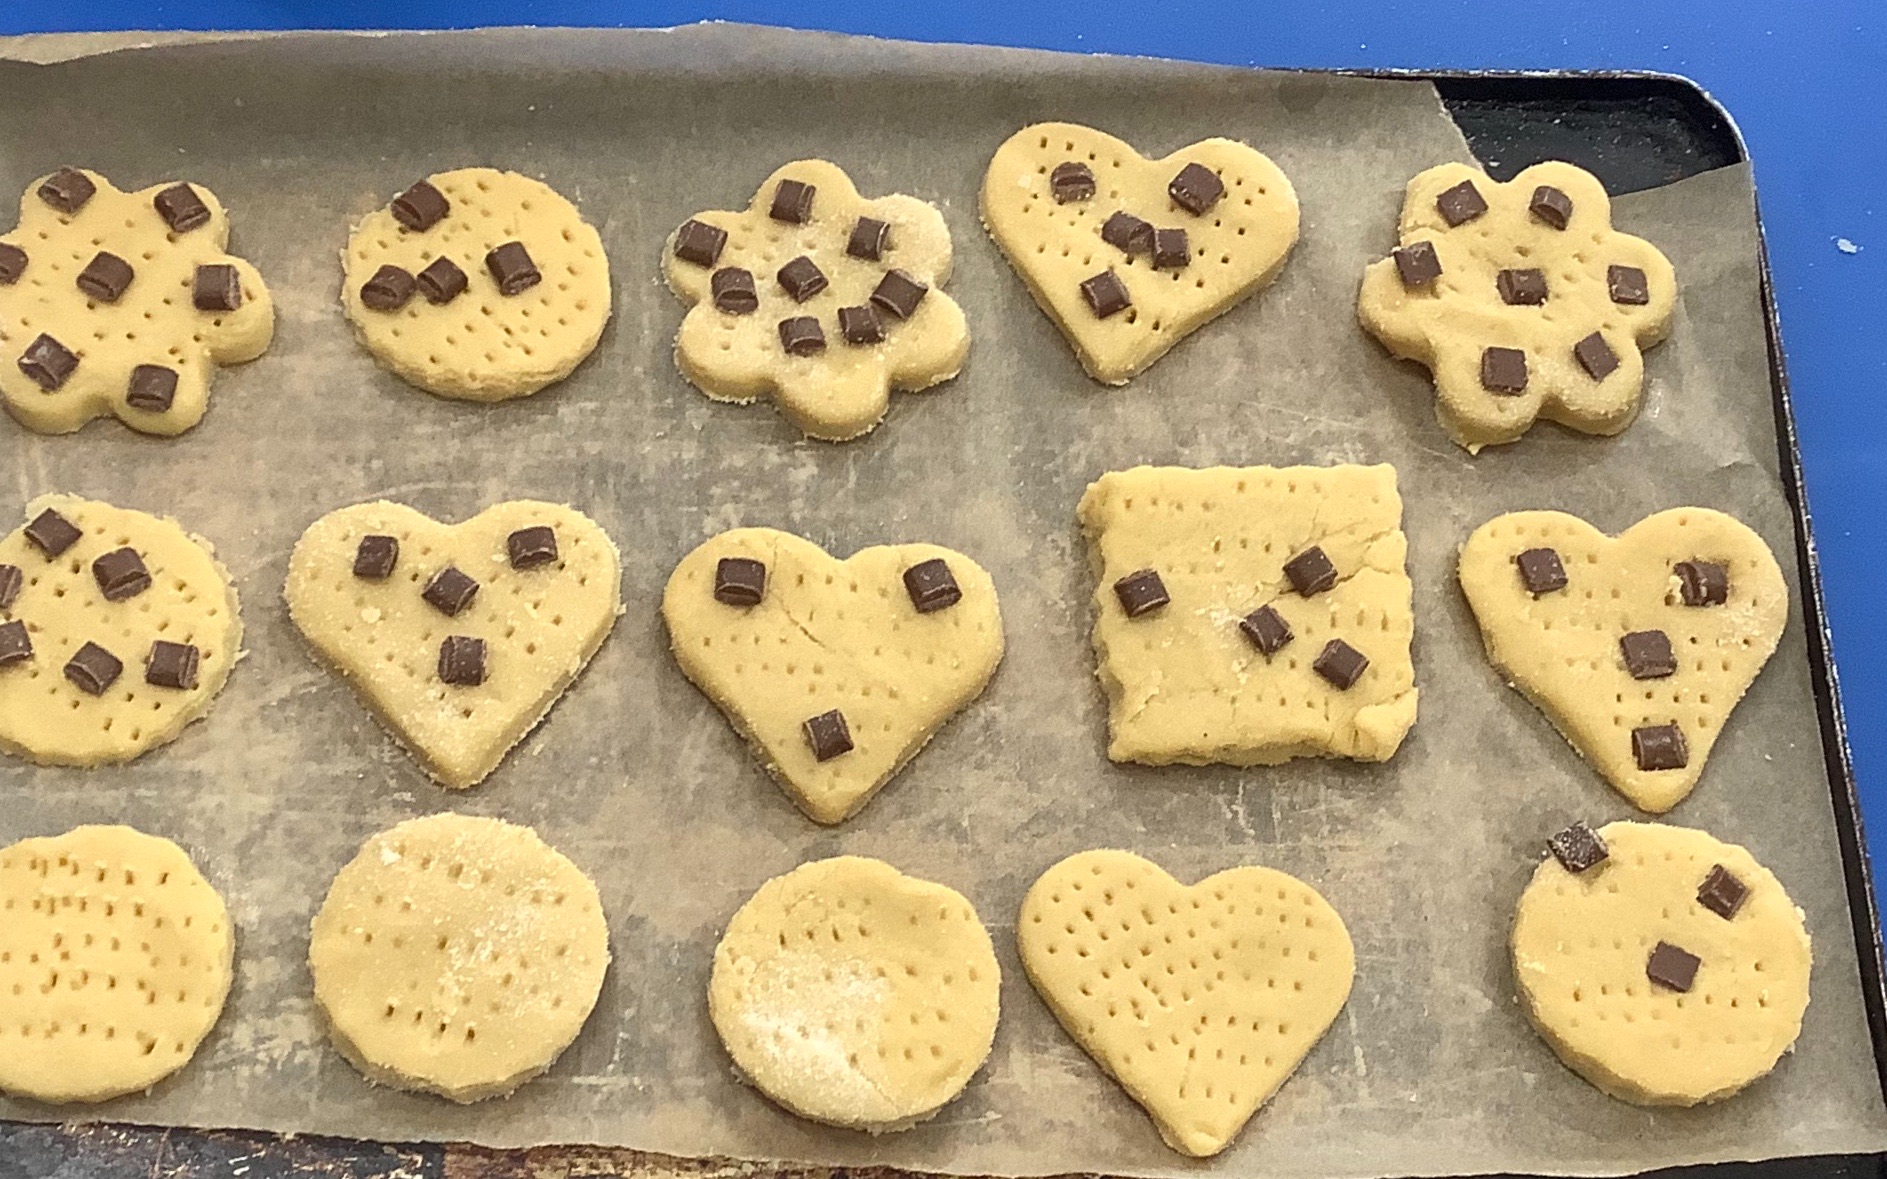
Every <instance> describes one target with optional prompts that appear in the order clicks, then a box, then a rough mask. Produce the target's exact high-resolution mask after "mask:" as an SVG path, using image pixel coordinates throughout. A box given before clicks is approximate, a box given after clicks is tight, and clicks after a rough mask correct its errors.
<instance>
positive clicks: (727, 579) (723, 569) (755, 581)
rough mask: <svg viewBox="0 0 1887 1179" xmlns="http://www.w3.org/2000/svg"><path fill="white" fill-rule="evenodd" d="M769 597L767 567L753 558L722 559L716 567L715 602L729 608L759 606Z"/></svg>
mask: <svg viewBox="0 0 1887 1179" xmlns="http://www.w3.org/2000/svg"><path fill="white" fill-rule="evenodd" d="M766 596H767V567H766V564H765V562H762V561H756V560H754V559H753V558H752V557H722V558H721V560H720V563H719V564H717V565H715V567H714V600H715V601H717V602H725V603H726V604H728V605H729V606H758V605H759V604H760V600H761V599H762V598H764V597H766Z"/></svg>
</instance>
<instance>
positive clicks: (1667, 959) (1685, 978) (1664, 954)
mask: <svg viewBox="0 0 1887 1179" xmlns="http://www.w3.org/2000/svg"><path fill="white" fill-rule="evenodd" d="M1702 965H1703V959H1701V958H1699V957H1698V956H1697V955H1695V954H1693V953H1691V952H1690V951H1689V950H1682V949H1679V948H1678V947H1676V946H1674V945H1672V944H1671V943H1670V942H1659V943H1658V944H1657V945H1656V946H1654V947H1652V949H1651V957H1649V958H1647V959H1646V960H1645V977H1646V978H1648V979H1650V980H1651V981H1652V982H1654V983H1657V984H1658V985H1659V986H1661V987H1669V988H1670V989H1671V990H1673V991H1680V992H1682V991H1688V990H1690V988H1691V985H1692V984H1694V983H1695V982H1696V981H1697V968H1698V967H1699V966H1702Z"/></svg>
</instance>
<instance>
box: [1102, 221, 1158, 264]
mask: <svg viewBox="0 0 1887 1179" xmlns="http://www.w3.org/2000/svg"><path fill="white" fill-rule="evenodd" d="M1101 240H1102V241H1104V242H1106V243H1107V244H1108V245H1110V246H1113V247H1114V248H1115V249H1118V250H1122V251H1124V252H1125V253H1127V254H1128V255H1130V256H1131V255H1133V254H1144V253H1147V252H1148V251H1150V250H1152V249H1153V226H1152V225H1150V224H1148V223H1147V222H1145V221H1142V220H1141V219H1140V218H1138V217H1136V216H1134V215H1133V214H1132V213H1115V214H1114V215H1113V216H1111V217H1109V218H1108V219H1107V220H1106V221H1105V222H1103V223H1102V224H1101Z"/></svg>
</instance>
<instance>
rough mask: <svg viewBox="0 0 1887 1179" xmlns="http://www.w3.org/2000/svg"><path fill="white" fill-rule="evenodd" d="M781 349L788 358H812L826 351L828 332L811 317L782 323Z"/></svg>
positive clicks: (793, 318) (799, 317) (806, 316)
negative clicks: (784, 350)
mask: <svg viewBox="0 0 1887 1179" xmlns="http://www.w3.org/2000/svg"><path fill="white" fill-rule="evenodd" d="M780 347H782V348H784V349H786V354H787V355H788V356H812V355H815V354H817V353H820V352H824V351H825V350H826V330H825V329H824V328H822V327H820V326H819V321H818V320H816V319H814V318H813V317H812V316H810V315H795V316H793V317H792V318H791V319H782V320H781V321H780Z"/></svg>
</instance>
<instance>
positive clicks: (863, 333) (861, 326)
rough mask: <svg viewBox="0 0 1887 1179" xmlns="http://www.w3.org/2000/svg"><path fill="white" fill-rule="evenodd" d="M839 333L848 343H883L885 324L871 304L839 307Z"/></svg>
mask: <svg viewBox="0 0 1887 1179" xmlns="http://www.w3.org/2000/svg"><path fill="white" fill-rule="evenodd" d="M839 335H841V336H843V337H845V342H846V343H847V344H882V343H883V342H884V338H885V325H884V323H883V322H882V321H881V320H879V318H878V312H877V311H876V310H874V309H873V308H872V306H871V304H869V303H867V304H864V305H863V306H859V307H841V308H839Z"/></svg>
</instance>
